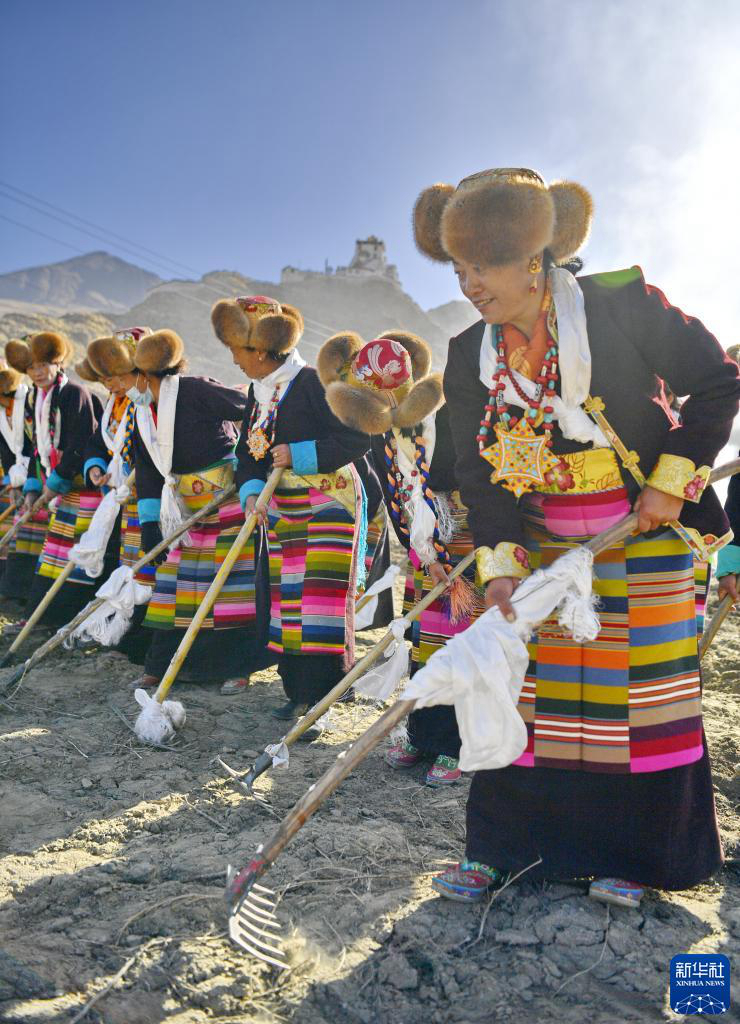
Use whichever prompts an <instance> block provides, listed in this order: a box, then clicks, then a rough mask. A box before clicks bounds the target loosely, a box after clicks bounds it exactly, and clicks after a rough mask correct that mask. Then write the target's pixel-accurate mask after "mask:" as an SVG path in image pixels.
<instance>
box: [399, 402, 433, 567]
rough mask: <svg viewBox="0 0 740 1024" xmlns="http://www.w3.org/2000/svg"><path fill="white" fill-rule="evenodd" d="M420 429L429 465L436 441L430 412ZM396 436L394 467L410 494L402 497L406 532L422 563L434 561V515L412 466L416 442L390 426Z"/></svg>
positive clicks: (413, 464)
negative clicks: (408, 524) (396, 468)
mask: <svg viewBox="0 0 740 1024" xmlns="http://www.w3.org/2000/svg"><path fill="white" fill-rule="evenodd" d="M421 430H422V434H423V437H424V450H425V456H426V464H427V465H428V466H431V464H432V456H433V455H434V446H435V444H436V441H437V423H436V419H435V417H434V414H432V415H431V416H427V417H426V419H424V420H422V423H421ZM393 433H394V436H395V440H396V453H397V461H398V470H399V472H400V474H401V476H402V477H403V482H404V484H406V486H407V487H408V488H409V490H410V496H409V498H408V499H406V500H405V501H404V506H405V509H406V514H407V517H408V520H409V522H410V524H411V525H410V527H409V534H410V540H411V547H412V548H413V549H414V551H415V552H416V554H417V555H418V556H419V560H420V561H421V563H422V565H431V564H432V562H436V561H437V552H436V550H435V547H434V541H433V539H432V538H433V535H434V528H435V526H436V525H437V517H436V516H435V514H434V512H433V511H432V509H431V508H430V507H429V505H428V504H427V502H426V501H425V499H424V488H423V480H422V478H421V474H420V473H419V472H418V470H417V468H416V462H415V461H414V454H415V451H416V445H415V443H414V441H413V440H412V439H407V438H405V437H403V436H402V435H401V432H400V430H398V429H396V428H394V430H393Z"/></svg>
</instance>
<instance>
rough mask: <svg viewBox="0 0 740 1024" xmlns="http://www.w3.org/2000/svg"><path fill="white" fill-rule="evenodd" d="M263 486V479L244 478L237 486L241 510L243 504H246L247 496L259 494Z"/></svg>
mask: <svg viewBox="0 0 740 1024" xmlns="http://www.w3.org/2000/svg"><path fill="white" fill-rule="evenodd" d="M264 486H265V481H264V480H246V481H245V482H244V483H243V484H242V485H241V487H240V488H239V501H240V502H241V506H242V511H243V510H244V506H245V505H246V504H247V498H249V497H250V495H252V494H259V493H260V491H261V490H262V488H263V487H264Z"/></svg>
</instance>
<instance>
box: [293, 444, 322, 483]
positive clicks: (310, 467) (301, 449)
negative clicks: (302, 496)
mask: <svg viewBox="0 0 740 1024" xmlns="http://www.w3.org/2000/svg"><path fill="white" fill-rule="evenodd" d="M289 448H290V456H291V459H292V460H293V469H294V471H295V472H296V473H298V474H300V475H301V476H307V475H308V476H310V475H311V474H312V473H318V471H319V463H318V454H317V451H316V442H315V441H294V442H293V443H292V444H291V445H289Z"/></svg>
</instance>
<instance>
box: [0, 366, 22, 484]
mask: <svg viewBox="0 0 740 1024" xmlns="http://www.w3.org/2000/svg"><path fill="white" fill-rule="evenodd" d="M27 395H28V385H27V384H26V383H25V382H23V381H22V382H21V383H20V384H19V385H18V387H17V388H16V389H15V396H14V398H13V413H12V416H11V418H10V420H8V414H7V412H6V411H5V407H4V406H2V407H0V434H2V435H3V437H4V438H5V443H6V444H7V446H8V448H10V450H11V452H12V453H13V455H15V463H14V465H12V466H10V467H9V469H8V479H9V480H10V486H11V487H23V485H24V483H25V482H26V479H27V477H28V463H29V458H28V456H27V455H24V454H23V443H24V440H25V434H24V419H25V413H26V396H27Z"/></svg>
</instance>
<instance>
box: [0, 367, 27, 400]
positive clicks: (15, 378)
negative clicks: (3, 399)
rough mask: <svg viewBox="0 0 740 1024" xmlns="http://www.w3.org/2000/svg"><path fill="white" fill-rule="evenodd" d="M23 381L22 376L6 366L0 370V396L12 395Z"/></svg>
mask: <svg viewBox="0 0 740 1024" xmlns="http://www.w3.org/2000/svg"><path fill="white" fill-rule="evenodd" d="M22 380H23V374H22V373H19V372H18V370H14V369H13V367H12V366H6V367H4V368H3V369H2V370H0V395H14V394H15V392H16V388H17V387H18V385H19V384H20V382H21V381H22Z"/></svg>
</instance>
